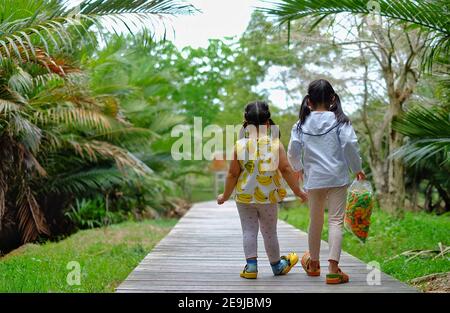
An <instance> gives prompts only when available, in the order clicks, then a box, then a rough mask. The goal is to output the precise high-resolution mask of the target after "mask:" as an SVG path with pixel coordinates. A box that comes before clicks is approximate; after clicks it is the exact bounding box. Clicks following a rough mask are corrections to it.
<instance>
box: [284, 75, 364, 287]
mask: <svg viewBox="0 0 450 313" xmlns="http://www.w3.org/2000/svg"><path fill="white" fill-rule="evenodd" d="M299 117H300V120H299V121H298V122H297V123H296V124H295V125H294V127H293V128H292V133H291V140H290V143H289V147H288V158H289V161H290V163H291V165H292V167H293V168H294V170H295V171H297V172H298V173H299V174H298V175H299V176H301V175H303V177H304V183H305V185H304V188H305V190H307V193H308V205H309V208H310V225H309V233H308V245H309V252H306V253H305V254H304V255H303V257H302V260H301V263H302V266H303V268H304V270H305V271H306V273H307V274H308V275H309V276H320V263H319V253H320V241H321V233H322V227H323V222H324V211H325V207H327V208H328V223H329V235H328V238H329V242H328V243H329V247H330V251H329V255H328V261H329V266H328V270H329V274H328V275H327V277H326V282H327V283H328V284H337V283H346V282H348V280H349V277H348V275H347V274H345V273H344V272H342V270H341V269H340V268H339V266H338V264H339V258H340V254H341V242H342V228H343V224H344V216H345V202H346V195H347V187H348V185H349V183H350V178H349V170H351V171H352V172H353V173H354V174H356V177H357V179H358V180H362V179H365V175H364V172H363V171H362V167H361V157H360V155H359V148H358V141H357V138H356V134H355V131H354V130H353V127H352V125H351V123H350V120H349V119H348V117H347V116H346V115H345V114H344V112H343V110H342V107H341V101H340V98H339V96H338V95H337V94H336V93H335V91H334V89H333V87H332V86H331V84H330V83H329V82H328V81H326V80H323V79H320V80H316V81H313V82H312V83H311V84H310V85H309V87H308V95H307V96H306V97H305V98H304V100H303V103H302V106H301V108H300V116H299Z"/></svg>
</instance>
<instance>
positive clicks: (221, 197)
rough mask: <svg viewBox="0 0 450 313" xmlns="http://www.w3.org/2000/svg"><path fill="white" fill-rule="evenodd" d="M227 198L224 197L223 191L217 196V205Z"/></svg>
mask: <svg viewBox="0 0 450 313" xmlns="http://www.w3.org/2000/svg"><path fill="white" fill-rule="evenodd" d="M227 200H228V198H225V196H224V195H223V193H222V194H220V195H218V196H217V204H218V205H222V204H224V203H225V201H227Z"/></svg>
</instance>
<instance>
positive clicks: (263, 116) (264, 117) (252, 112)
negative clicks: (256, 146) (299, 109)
mask: <svg viewBox="0 0 450 313" xmlns="http://www.w3.org/2000/svg"><path fill="white" fill-rule="evenodd" d="M244 119H245V121H244V124H243V125H242V127H243V128H244V129H245V128H246V127H247V126H248V125H253V126H256V127H258V126H260V125H266V124H267V122H269V125H271V126H272V125H276V124H275V123H274V121H273V120H272V119H271V114H270V109H269V105H268V104H267V102H265V101H255V102H250V103H249V104H247V105H246V106H245V111H244Z"/></svg>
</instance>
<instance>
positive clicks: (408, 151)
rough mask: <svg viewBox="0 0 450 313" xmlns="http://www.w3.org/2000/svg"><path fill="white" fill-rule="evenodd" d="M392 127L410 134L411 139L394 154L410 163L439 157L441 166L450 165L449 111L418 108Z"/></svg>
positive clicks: (406, 114)
mask: <svg viewBox="0 0 450 313" xmlns="http://www.w3.org/2000/svg"><path fill="white" fill-rule="evenodd" d="M392 127H393V128H394V129H395V130H396V131H398V132H400V133H401V134H403V135H405V136H407V137H408V140H409V141H408V142H407V143H406V144H405V145H404V146H403V147H401V148H400V149H399V150H397V151H396V152H395V153H394V154H393V155H392V156H391V157H394V158H401V159H403V160H404V161H405V162H406V163H407V164H410V165H416V164H417V163H418V162H421V161H427V160H431V159H435V160H436V159H439V160H440V161H439V163H440V164H441V165H447V166H449V165H450V112H449V109H448V108H445V107H430V108H428V107H415V108H413V109H411V110H410V111H408V112H407V113H405V114H404V115H403V116H402V117H401V118H398V119H395V120H394V122H393V125H392Z"/></svg>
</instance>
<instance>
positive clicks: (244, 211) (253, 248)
mask: <svg viewBox="0 0 450 313" xmlns="http://www.w3.org/2000/svg"><path fill="white" fill-rule="evenodd" d="M236 205H237V208H238V211H239V216H240V218H241V225H242V234H243V241H244V253H245V258H246V259H250V258H257V257H258V230H259V227H260V226H261V234H262V236H263V239H264V246H265V248H266V253H267V257H268V258H269V261H270V263H276V262H278V261H279V260H280V246H279V244H278V236H277V221H278V205H277V204H276V203H275V204H254V203H249V204H246V203H239V202H236Z"/></svg>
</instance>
